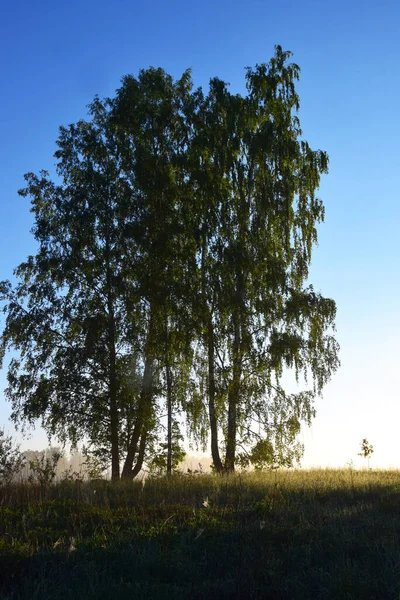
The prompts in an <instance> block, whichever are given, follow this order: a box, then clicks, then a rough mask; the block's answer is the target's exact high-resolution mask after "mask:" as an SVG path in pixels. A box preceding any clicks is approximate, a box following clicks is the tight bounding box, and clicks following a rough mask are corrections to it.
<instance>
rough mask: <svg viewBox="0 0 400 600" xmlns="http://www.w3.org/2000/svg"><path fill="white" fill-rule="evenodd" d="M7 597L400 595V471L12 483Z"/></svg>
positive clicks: (1, 558)
mask: <svg viewBox="0 0 400 600" xmlns="http://www.w3.org/2000/svg"><path fill="white" fill-rule="evenodd" d="M0 507H1V508H0V573H1V574H2V575H0V576H1V577H2V580H1V583H0V585H1V588H0V597H1V598H3V599H4V600H16V599H17V598H20V599H28V598H29V600H31V599H32V600H35V599H38V600H39V599H40V600H47V599H56V598H57V599H58V598H62V599H69V598H71V599H72V598H73V599H74V600H76V599H77V598H85V599H86V598H93V599H94V598H96V599H100V598H110V599H111V598H133V597H135V598H171V599H174V598H219V599H221V598H271V599H278V598H279V599H293V600H296V599H307V600H308V599H316V600H317V599H328V598H329V599H335V600H340V599H341V598H343V599H352V598H354V599H359V598H360V599H364V598H365V600H374V599H376V600H386V599H388V600H389V599H393V600H394V599H396V600H398V598H399V592H400V548H399V542H398V540H399V539H400V537H399V536H400V472H399V471H351V470H312V471H302V470H298V471H287V472H279V473H250V474H245V475H238V476H233V477H217V476H213V475H201V476H183V475H181V476H174V477H171V478H160V479H150V480H147V481H146V483H145V485H142V483H141V482H139V481H138V482H133V483H132V484H124V483H122V482H121V483H119V484H110V483H102V482H98V483H94V484H79V483H74V482H64V483H60V484H57V485H54V486H51V487H48V488H40V486H36V487H35V486H29V485H14V486H6V487H3V488H0Z"/></svg>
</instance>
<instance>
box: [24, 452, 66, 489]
mask: <svg viewBox="0 0 400 600" xmlns="http://www.w3.org/2000/svg"><path fill="white" fill-rule="evenodd" d="M61 457H62V453H61V452H57V451H56V452H52V453H51V454H50V456H48V455H47V454H43V456H41V457H36V458H34V459H32V460H29V461H28V464H29V468H30V473H29V475H28V481H29V482H30V483H34V484H35V483H38V484H39V485H40V486H41V487H43V488H48V487H49V486H50V484H52V483H53V481H54V480H55V478H56V475H57V473H56V469H57V464H58V461H59V460H60V458H61Z"/></svg>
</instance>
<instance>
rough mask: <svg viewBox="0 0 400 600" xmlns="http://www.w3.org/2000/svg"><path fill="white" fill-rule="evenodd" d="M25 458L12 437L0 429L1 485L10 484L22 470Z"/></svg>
mask: <svg viewBox="0 0 400 600" xmlns="http://www.w3.org/2000/svg"><path fill="white" fill-rule="evenodd" d="M24 464H25V458H24V456H23V454H21V452H20V450H19V446H15V445H14V444H13V440H12V437H11V436H9V435H7V434H6V432H5V431H4V429H0V484H7V483H10V482H11V481H12V480H13V479H14V478H15V477H16V476H17V475H18V474H19V473H20V472H21V470H22V467H23V466H24Z"/></svg>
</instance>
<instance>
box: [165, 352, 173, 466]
mask: <svg viewBox="0 0 400 600" xmlns="http://www.w3.org/2000/svg"><path fill="white" fill-rule="evenodd" d="M166 371H167V475H171V473H172V377H171V367H170V366H169V361H168V358H167V366H166Z"/></svg>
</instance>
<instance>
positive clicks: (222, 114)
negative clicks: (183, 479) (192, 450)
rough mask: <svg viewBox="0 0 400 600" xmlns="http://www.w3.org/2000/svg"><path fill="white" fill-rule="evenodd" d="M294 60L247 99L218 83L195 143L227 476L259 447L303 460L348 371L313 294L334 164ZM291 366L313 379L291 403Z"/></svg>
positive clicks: (216, 421)
mask: <svg viewBox="0 0 400 600" xmlns="http://www.w3.org/2000/svg"><path fill="white" fill-rule="evenodd" d="M289 57H290V53H289V52H283V51H282V49H281V48H280V47H279V46H277V47H276V54H275V57H274V58H273V59H272V60H271V61H270V63H269V64H268V65H266V64H262V65H257V66H256V68H255V69H250V68H249V69H247V75H246V82H247V90H248V95H247V96H246V97H242V96H240V95H232V94H231V93H230V92H229V91H228V87H227V85H226V84H225V83H224V82H223V81H221V80H219V79H214V80H212V81H211V84H210V92H209V95H208V97H207V98H206V99H205V100H204V103H203V104H202V110H201V111H200V116H199V119H198V127H197V137H196V139H195V141H194V144H193V155H192V160H193V162H194V167H193V171H192V172H193V174H194V175H193V176H194V177H195V180H196V189H197V195H198V197H197V206H199V207H200V214H199V224H198V227H199V231H200V236H199V237H200V242H199V248H198V254H199V258H198V261H197V262H198V265H199V270H200V271H201V276H200V277H199V280H201V293H199V295H200V296H201V297H202V299H203V302H202V303H200V304H199V305H198V310H199V313H198V314H199V316H200V317H199V318H200V321H201V322H202V331H203V332H204V336H203V345H204V352H205V354H206V355H207V364H208V367H207V371H208V372H207V373H206V375H205V376H206V378H207V380H208V410H209V419H210V431H211V449H212V455H213V461H214V466H215V468H216V469H217V471H223V470H226V471H232V470H233V469H234V466H235V463H236V461H237V450H238V448H242V450H243V454H242V456H241V457H240V458H241V460H242V461H246V460H247V459H248V460H250V461H251V459H252V453H251V451H250V452H249V446H251V445H252V444H255V446H254V448H253V451H254V450H255V449H256V450H257V452H256V454H257V457H258V458H257V462H259V460H260V451H261V449H262V448H264V450H265V462H267V463H268V461H269V460H273V462H274V463H275V462H276V460H277V459H278V461H279V462H281V463H285V464H287V463H288V461H289V462H291V460H290V457H291V456H292V457H293V458H296V457H298V456H300V454H301V447H299V445H298V444H296V441H295V440H296V437H297V434H298V432H299V429H300V423H301V422H302V421H303V422H306V423H310V421H311V418H312V417H313V415H314V409H313V401H314V399H315V397H316V395H318V394H319V393H320V392H321V391H322V388H323V387H324V385H325V384H326V382H327V381H328V380H329V378H330V376H331V375H332V373H334V371H335V370H336V369H337V367H338V364H339V361H338V358H337V353H338V345H337V343H336V341H335V339H334V337H333V335H332V334H331V333H330V330H331V329H333V328H334V318H335V314H336V306H335V303H334V301H333V300H331V299H326V298H323V296H322V295H321V294H316V293H315V292H314V289H313V287H312V285H308V286H307V287H305V286H304V284H305V282H306V281H307V279H308V273H309V265H310V261H311V253H312V247H313V244H315V243H316V242H317V231H316V225H317V224H318V223H319V222H321V221H323V218H324V207H323V204H322V202H321V201H320V200H319V199H318V198H316V196H315V191H316V189H317V188H318V186H319V181H320V175H321V174H323V173H326V172H327V169H328V157H327V155H326V153H325V152H322V151H313V150H311V148H310V146H309V145H308V143H307V142H306V141H304V140H302V138H301V135H302V131H301V129H300V122H299V119H298V117H297V115H296V112H297V110H298V107H299V98H298V95H297V93H296V91H295V85H294V83H295V80H296V79H298V77H299V68H298V67H297V65H294V64H287V60H288V58H289ZM292 367H294V369H295V372H296V377H297V378H299V375H300V374H301V373H303V374H304V376H305V378H306V380H307V377H310V376H311V378H312V380H313V386H312V388H311V389H310V390H306V391H304V392H301V393H299V394H292V395H287V394H285V392H284V390H283V389H282V387H281V385H280V381H281V378H282V374H283V370H284V368H292ZM256 427H258V429H259V431H258V432H257V431H255V428H256ZM219 430H220V431H222V432H223V439H224V443H223V447H222V450H223V451H224V452H225V457H224V459H222V458H221V455H220V452H221V445H220V444H219V439H218V431H219ZM265 438H266V439H267V441H268V443H265V442H264V440H265ZM271 448H274V452H272V453H271ZM290 449H291V450H292V452H288V451H289V450H290ZM246 457H247V459H246ZM272 457H274V458H273V459H272Z"/></svg>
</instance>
